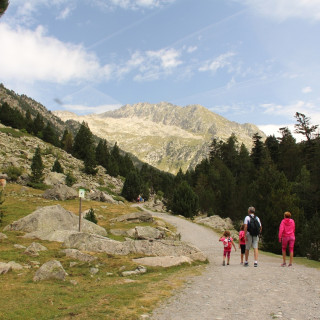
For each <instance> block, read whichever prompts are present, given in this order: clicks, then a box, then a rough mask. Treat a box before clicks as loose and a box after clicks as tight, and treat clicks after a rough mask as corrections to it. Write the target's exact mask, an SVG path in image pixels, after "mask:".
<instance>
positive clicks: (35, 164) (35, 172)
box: [30, 146, 44, 183]
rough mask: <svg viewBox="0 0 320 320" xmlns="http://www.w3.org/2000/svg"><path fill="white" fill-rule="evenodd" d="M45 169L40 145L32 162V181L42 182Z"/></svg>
mask: <svg viewBox="0 0 320 320" xmlns="http://www.w3.org/2000/svg"><path fill="white" fill-rule="evenodd" d="M43 169H44V165H43V162H42V158H41V150H40V147H39V146H38V147H37V148H36V151H35V154H34V156H33V158H32V163H31V176H30V178H31V182H33V183H41V182H42V181H43Z"/></svg>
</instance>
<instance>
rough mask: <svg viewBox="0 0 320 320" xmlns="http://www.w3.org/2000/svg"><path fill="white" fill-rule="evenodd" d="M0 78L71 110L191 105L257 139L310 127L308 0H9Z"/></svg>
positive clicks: (315, 105)
mask: <svg viewBox="0 0 320 320" xmlns="http://www.w3.org/2000/svg"><path fill="white" fill-rule="evenodd" d="M0 44H1V47H0V48H1V49H0V83H3V84H4V86H5V87H7V88H8V89H10V90H13V91H15V92H16V93H18V94H26V95H27V96H29V97H31V98H33V99H34V100H36V101H38V102H40V103H42V104H43V105H44V106H45V107H46V108H47V109H49V110H51V111H54V110H66V111H71V112H74V113H76V114H78V115H83V114H89V113H102V112H105V111H108V110H114V109H117V108H119V107H121V106H123V105H125V104H135V103H139V102H149V103H159V102H163V101H165V102H169V103H172V104H174V105H178V106H182V107H184V106H187V105H192V104H200V105H202V106H204V107H206V108H207V109H209V110H211V111H213V112H215V113H217V114H219V115H221V116H223V117H225V118H227V119H228V120H231V121H236V122H238V123H253V124H255V125H257V126H258V127H259V128H260V129H262V130H263V131H264V132H265V133H266V134H275V135H278V134H279V128H281V127H285V126H287V127H289V129H291V130H292V132H293V130H294V128H293V125H294V124H295V123H296V119H295V117H294V115H295V113H296V112H300V113H303V114H305V115H306V116H307V117H308V118H310V121H311V124H314V125H317V124H320V0H268V1H266V0H10V4H9V7H8V9H7V11H6V12H5V14H4V15H3V16H2V17H1V18H0Z"/></svg>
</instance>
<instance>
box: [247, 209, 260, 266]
mask: <svg viewBox="0 0 320 320" xmlns="http://www.w3.org/2000/svg"><path fill="white" fill-rule="evenodd" d="M255 212H256V210H255V208H254V207H249V208H248V215H247V216H246V217H245V219H244V222H243V224H244V234H245V235H246V252H245V262H244V264H243V265H244V267H248V266H249V263H248V258H249V250H250V248H251V247H252V248H253V251H254V264H253V266H254V267H257V266H258V243H259V235H260V233H261V231H262V225H261V222H260V219H259V218H258V217H257V216H256V215H255Z"/></svg>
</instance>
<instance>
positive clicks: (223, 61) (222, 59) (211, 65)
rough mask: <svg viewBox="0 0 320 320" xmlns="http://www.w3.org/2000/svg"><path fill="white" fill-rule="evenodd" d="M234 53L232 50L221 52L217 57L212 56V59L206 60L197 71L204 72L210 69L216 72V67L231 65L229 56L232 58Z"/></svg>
mask: <svg viewBox="0 0 320 320" xmlns="http://www.w3.org/2000/svg"><path fill="white" fill-rule="evenodd" d="M234 55H235V53H233V52H227V53H224V54H221V55H220V56H218V57H217V58H214V59H213V60H208V61H206V62H205V63H204V64H203V65H202V66H201V67H200V68H199V71H201V72H205V71H211V72H216V71H217V70H218V69H222V68H224V67H227V66H229V67H231V62H230V58H232V57H233V56H234Z"/></svg>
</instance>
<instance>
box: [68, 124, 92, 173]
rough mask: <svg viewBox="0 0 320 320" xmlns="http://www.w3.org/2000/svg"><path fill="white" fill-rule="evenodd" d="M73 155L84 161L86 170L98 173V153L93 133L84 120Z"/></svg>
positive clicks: (76, 137) (76, 138) (75, 139)
mask: <svg viewBox="0 0 320 320" xmlns="http://www.w3.org/2000/svg"><path fill="white" fill-rule="evenodd" d="M73 155H74V156H75V157H76V158H78V159H81V160H83V161H84V171H85V172H86V173H88V174H96V173H97V170H96V168H95V167H96V154H95V146H94V141H93V134H92V132H91V131H90V129H89V127H88V124H87V123H85V122H82V124H81V126H80V129H79V131H78V133H77V135H76V136H75V138H74V143H73Z"/></svg>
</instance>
